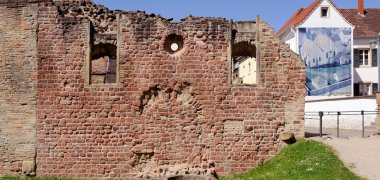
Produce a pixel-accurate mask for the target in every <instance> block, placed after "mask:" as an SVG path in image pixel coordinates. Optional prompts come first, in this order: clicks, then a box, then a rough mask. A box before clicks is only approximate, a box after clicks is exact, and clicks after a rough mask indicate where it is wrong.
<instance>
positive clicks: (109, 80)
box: [86, 22, 119, 85]
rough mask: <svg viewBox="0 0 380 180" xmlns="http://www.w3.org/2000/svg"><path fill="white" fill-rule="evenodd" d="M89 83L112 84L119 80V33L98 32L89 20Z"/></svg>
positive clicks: (87, 74) (87, 64)
mask: <svg viewBox="0 0 380 180" xmlns="http://www.w3.org/2000/svg"><path fill="white" fill-rule="evenodd" d="M88 33H89V38H88V43H89V48H88V57H87V63H86V66H87V73H86V76H87V77H86V79H87V80H86V83H87V85H111V84H117V83H118V82H119V79H118V78H119V77H118V64H119V63H118V47H117V45H118V44H117V42H118V35H117V33H107V34H105V33H98V32H96V30H95V28H94V27H93V26H92V23H91V22H89V27H88Z"/></svg>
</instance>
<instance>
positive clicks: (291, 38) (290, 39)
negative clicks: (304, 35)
mask: <svg viewBox="0 0 380 180" xmlns="http://www.w3.org/2000/svg"><path fill="white" fill-rule="evenodd" d="M295 37H296V32H293V31H291V30H290V31H288V32H286V33H285V34H284V35H283V37H282V40H283V41H284V42H285V43H286V44H288V45H289V47H290V49H291V50H292V51H293V52H295V53H298V50H297V49H298V48H297V47H298V44H297V39H296V38H295Z"/></svg>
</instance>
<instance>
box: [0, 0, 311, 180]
mask: <svg viewBox="0 0 380 180" xmlns="http://www.w3.org/2000/svg"><path fill="white" fill-rule="evenodd" d="M68 2H69V3H68ZM10 4H12V5H10ZM0 10H1V11H0V17H1V21H0V25H1V26H0V36H1V37H8V38H0V43H1V44H5V46H3V47H2V48H0V54H1V64H2V66H3V67H2V68H1V71H2V73H1V74H2V75H1V76H0V78H1V80H0V82H1V84H0V87H2V91H3V93H2V94H3V95H2V96H0V101H1V102H2V103H1V106H2V108H1V109H0V110H1V111H2V114H3V116H2V119H1V121H0V175H5V174H12V175H17V174H23V173H24V174H32V175H33V174H34V171H35V170H36V173H37V175H38V176H62V177H114V178H121V177H146V175H147V174H148V175H150V176H153V177H154V176H157V175H166V176H167V175H171V174H170V173H172V172H169V171H170V170H168V169H170V167H176V168H177V170H178V171H180V172H182V173H187V172H186V171H189V169H190V170H191V169H192V170H193V171H194V172H195V174H208V175H210V174H215V173H217V174H218V175H230V174H234V173H238V172H243V171H246V170H248V169H251V168H252V167H254V166H256V165H258V164H259V163H261V162H262V161H265V160H268V159H269V158H271V157H273V156H274V155H276V154H277V152H278V150H279V148H280V147H282V146H283V142H281V141H280V140H279V135H280V133H281V132H294V133H295V134H296V136H297V137H302V136H303V112H304V105H303V104H304V95H305V91H304V84H305V66H304V64H303V63H302V61H301V60H300V59H299V58H298V56H297V55H295V54H294V53H292V52H291V50H290V49H289V47H288V46H287V45H285V44H283V43H282V42H281V41H280V39H279V38H278V37H277V35H276V33H275V31H274V30H273V29H272V28H271V27H270V26H269V25H268V24H267V23H265V22H264V21H262V20H261V19H257V21H256V22H241V24H243V25H242V26H240V25H239V22H238V23H233V22H230V21H227V20H225V19H223V18H199V17H191V16H190V17H188V18H186V19H183V20H182V21H181V22H178V23H172V22H169V21H168V20H166V19H164V18H162V17H160V16H156V15H147V14H145V13H144V12H121V11H110V10H108V9H106V8H104V7H103V6H95V5H94V4H92V3H91V2H89V1H76V2H73V1H72V2H70V1H54V2H52V1H49V0H46V1H39V2H37V0H35V1H34V3H32V2H29V3H25V1H13V2H12V3H10V1H4V0H3V1H0ZM15 17H17V18H15ZM7 18H8V19H7ZM10 19H12V20H10ZM9 22H12V23H9ZM244 24H248V25H247V26H248V27H250V28H248V30H249V31H250V32H249V33H248V34H247V33H240V34H239V33H237V37H234V40H231V38H232V36H231V34H232V31H233V29H235V30H236V29H237V30H239V28H242V29H243V30H244V28H245V26H244ZM20 26H21V27H20ZM15 27H20V28H15ZM252 27H255V29H253V30H252ZM37 28H38V29H37ZM14 29H16V30H14ZM243 30H242V31H241V32H245V31H243ZM171 34H176V35H179V36H181V37H182V38H183V48H182V49H181V50H180V51H178V52H176V53H170V52H168V51H166V47H165V39H166V38H167V37H169V35H171ZM91 40H92V42H93V45H96V44H100V43H108V44H113V45H116V46H117V49H118V50H117V57H118V68H117V73H116V74H117V76H118V77H117V78H118V79H117V83H115V84H102V85H95V84H91V78H89V76H91V75H90V74H89V71H88V68H89V65H88V61H89V59H90V56H91V47H92V46H93V45H90V44H91ZM240 40H249V41H250V42H252V43H253V44H255V45H256V46H257V49H258V50H257V56H258V58H259V62H260V64H259V76H258V77H259V84H258V85H254V86H252V85H251V86H247V85H232V82H231V81H232V80H231V66H232V65H231V50H232V48H233V44H234V43H235V42H236V41H240ZM25 42H26V43H25ZM37 42H38V43H37ZM13 46H17V47H18V48H16V49H15V48H13ZM7 48H8V49H7ZM10 49H11V50H10ZM9 52H11V53H9ZM37 55H38V56H37ZM37 57H38V58H37ZM14 60H18V61H14ZM12 63H13V64H12ZM16 68H17V69H16ZM15 72H17V74H15ZM3 74H5V75H3ZM12 82H13V83H14V84H12ZM36 99H37V105H36ZM35 128H36V129H35ZM3 142H4V143H3ZM34 160H35V161H36V163H37V165H36V167H35V166H34V163H33V162H34ZM168 167H169V168H168ZM165 168H166V170H165ZM163 169H164V170H163ZM203 170H204V171H203ZM157 171H158V172H157ZM162 171H168V172H162ZM147 172H149V173H152V174H149V173H147ZM194 172H192V173H194Z"/></svg>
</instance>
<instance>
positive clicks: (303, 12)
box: [278, 0, 322, 34]
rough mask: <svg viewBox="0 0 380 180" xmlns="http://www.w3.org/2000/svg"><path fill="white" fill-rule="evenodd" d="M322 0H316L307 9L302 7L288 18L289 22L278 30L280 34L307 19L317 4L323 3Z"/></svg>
mask: <svg viewBox="0 0 380 180" xmlns="http://www.w3.org/2000/svg"><path fill="white" fill-rule="evenodd" d="M321 1H322V0H316V1H314V2H313V3H312V4H311V5H310V6H309V7H307V8H306V9H304V8H300V9H298V11H297V12H296V13H295V14H294V15H293V16H292V17H291V18H290V19H289V20H288V22H286V23H285V25H284V26H282V28H281V29H280V30H279V31H278V34H282V33H283V32H284V31H285V30H287V29H288V28H290V27H293V26H297V25H299V24H301V23H302V22H303V20H304V19H306V18H307V17H308V16H309V15H310V14H311V13H312V12H313V11H314V9H315V8H317V6H318V5H319V4H320V3H321Z"/></svg>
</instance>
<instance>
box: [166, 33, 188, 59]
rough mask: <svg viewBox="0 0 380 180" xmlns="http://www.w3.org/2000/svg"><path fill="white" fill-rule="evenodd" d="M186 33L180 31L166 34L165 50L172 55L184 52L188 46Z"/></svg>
mask: <svg viewBox="0 0 380 180" xmlns="http://www.w3.org/2000/svg"><path fill="white" fill-rule="evenodd" d="M184 37H185V35H184V34H182V33H178V32H170V33H167V34H165V36H164V38H163V44H162V47H163V50H164V51H165V52H167V53H169V54H170V55H178V54H181V52H183V50H184V49H186V48H185V46H186V42H185V38H184Z"/></svg>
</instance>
